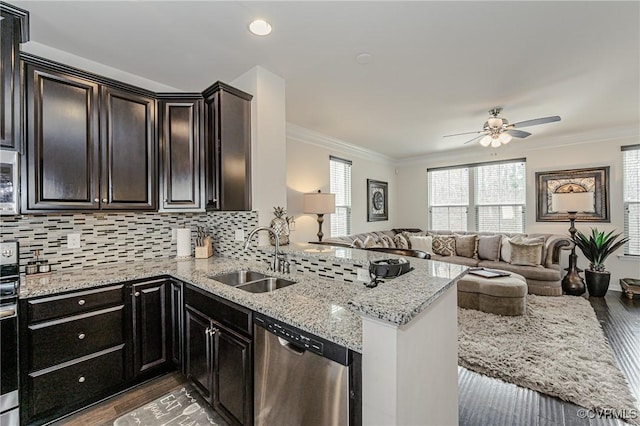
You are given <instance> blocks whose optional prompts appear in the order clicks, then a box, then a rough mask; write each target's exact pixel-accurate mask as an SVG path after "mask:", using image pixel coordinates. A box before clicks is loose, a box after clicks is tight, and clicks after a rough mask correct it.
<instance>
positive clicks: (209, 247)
mask: <svg viewBox="0 0 640 426" xmlns="http://www.w3.org/2000/svg"><path fill="white" fill-rule="evenodd" d="M211 256H213V244H212V241H211V237H205V238H204V245H203V246H202V247H198V246H196V259H207V258H209V257H211Z"/></svg>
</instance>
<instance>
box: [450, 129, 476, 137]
mask: <svg viewBox="0 0 640 426" xmlns="http://www.w3.org/2000/svg"><path fill="white" fill-rule="evenodd" d="M483 132H484V130H478V131H476V132H464V133H454V134H453V135H444V136H443V138H450V137H451V136H462V135H472V134H474V133H483Z"/></svg>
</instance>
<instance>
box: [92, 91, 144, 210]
mask: <svg viewBox="0 0 640 426" xmlns="http://www.w3.org/2000/svg"><path fill="white" fill-rule="evenodd" d="M101 98H102V108H101V111H102V117H101V128H102V169H101V171H102V185H101V197H102V199H101V201H102V204H101V208H102V209H119V210H123V209H125V210H139V209H143V210H144V209H147V210H153V209H155V208H156V206H157V202H156V200H157V184H156V181H157V173H156V158H157V156H156V155H157V154H156V141H155V116H156V113H155V104H156V101H155V100H154V99H152V98H150V97H146V96H141V95H136V94H132V93H128V92H125V91H122V90H117V89H113V88H110V87H104V86H103V87H102V93H101Z"/></svg>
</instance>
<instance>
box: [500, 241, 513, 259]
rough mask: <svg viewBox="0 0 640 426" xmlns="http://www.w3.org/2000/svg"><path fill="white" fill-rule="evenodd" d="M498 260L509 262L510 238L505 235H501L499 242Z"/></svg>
mask: <svg viewBox="0 0 640 426" xmlns="http://www.w3.org/2000/svg"><path fill="white" fill-rule="evenodd" d="M514 238H516V237H514ZM500 260H502V261H504V262H511V238H509V237H507V236H502V241H501V242H500Z"/></svg>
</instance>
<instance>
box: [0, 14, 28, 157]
mask: <svg viewBox="0 0 640 426" xmlns="http://www.w3.org/2000/svg"><path fill="white" fill-rule="evenodd" d="M0 15H1V16H2V19H0V34H1V35H2V37H0V105H1V108H0V146H1V147H2V148H6V149H18V150H19V149H21V148H22V147H21V143H20V142H21V131H20V129H21V127H20V68H19V66H18V64H19V60H18V56H19V55H18V53H19V51H20V43H21V42H26V41H28V39H29V34H28V32H29V28H28V26H29V24H28V18H29V13H28V12H27V11H26V10H22V9H19V8H17V7H14V6H12V5H9V4H7V3H2V4H0Z"/></svg>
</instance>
